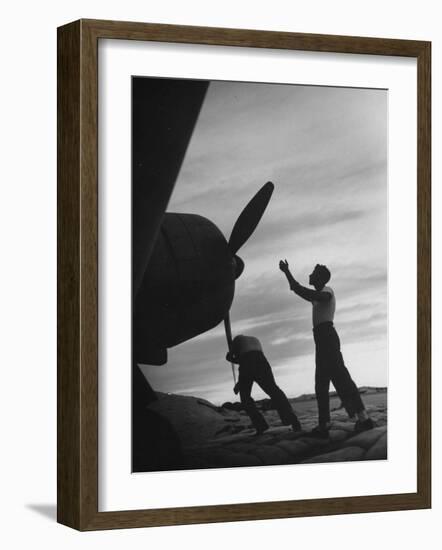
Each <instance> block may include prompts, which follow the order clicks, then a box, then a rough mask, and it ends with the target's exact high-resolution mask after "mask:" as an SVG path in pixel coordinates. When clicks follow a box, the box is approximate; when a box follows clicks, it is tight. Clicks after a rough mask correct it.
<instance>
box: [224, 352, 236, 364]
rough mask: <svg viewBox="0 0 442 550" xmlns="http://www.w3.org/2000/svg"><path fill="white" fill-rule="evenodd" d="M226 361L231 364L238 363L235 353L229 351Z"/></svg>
mask: <svg viewBox="0 0 442 550" xmlns="http://www.w3.org/2000/svg"><path fill="white" fill-rule="evenodd" d="M226 361H228V362H229V363H236V358H235V355H234V353H232V352H231V351H228V352H227V355H226Z"/></svg>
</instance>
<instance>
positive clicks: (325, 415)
mask: <svg viewBox="0 0 442 550" xmlns="http://www.w3.org/2000/svg"><path fill="white" fill-rule="evenodd" d="M279 269H280V270H281V271H282V272H283V273H284V274H285V276H286V277H287V280H288V282H289V284H290V290H292V291H293V292H294V293H295V294H297V295H298V296H299V297H300V298H303V299H304V300H307V301H308V302H311V303H312V306H313V338H314V341H315V347H316V372H315V392H316V400H317V402H318V415H319V422H318V426H317V427H316V428H314V429H313V431H312V432H311V435H312V436H314V437H319V438H324V439H326V438H328V435H329V434H328V428H329V424H330V398H329V388H330V382H332V384H333V386H334V387H335V389H336V392H337V394H338V395H339V397H340V398H341V401H342V404H343V405H344V407H345V409H346V411H347V413H348V415H349V416H350V418H352V417H354V416H355V415H357V417H358V420H357V422H356V425H355V431H357V432H361V431H365V430H370V429H371V428H373V427H374V424H373V421H372V420H371V418H369V416H368V414H367V411H366V410H365V407H364V404H363V402H362V399H361V396H360V395H359V390H358V388H357V386H356V384H355V383H354V382H353V380H352V378H351V376H350V373H349V372H348V370H347V368H346V366H345V364H344V359H343V357H342V353H341V343H340V341H339V336H338V334H337V332H336V330H335V327H334V325H333V319H334V315H335V309H336V298H335V294H334V292H333V289H332V288H331V287H330V286H325V285H326V284H327V283H328V282H329V280H330V277H331V274H330V271H329V270H328V269H327V267H326V266H325V265H319V264H317V265H316V266H315V268H314V270H313V271H312V273H311V274H310V276H309V284H310V285H311V286H313V287H314V288H315V290H312V289H309V288H306V287H304V286H302V285H300V284H299V283H298V281H296V280H295V278H294V277H293V275H292V274H291V273H290V269H289V264H288V262H287V260H284V261H283V260H281V261H280V262H279Z"/></svg>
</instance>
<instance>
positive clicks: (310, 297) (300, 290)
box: [279, 260, 331, 302]
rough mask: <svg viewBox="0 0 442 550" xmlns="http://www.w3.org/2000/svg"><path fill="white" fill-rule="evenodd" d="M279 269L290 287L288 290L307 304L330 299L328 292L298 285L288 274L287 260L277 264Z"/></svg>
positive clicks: (289, 273)
mask: <svg viewBox="0 0 442 550" xmlns="http://www.w3.org/2000/svg"><path fill="white" fill-rule="evenodd" d="M279 269H280V270H281V271H282V272H283V273H284V274H285V276H286V277H287V280H288V282H289V285H290V290H293V292H294V293H295V294H297V295H298V296H299V297H300V298H303V299H304V300H307V301H308V302H327V301H328V300H330V298H331V294H330V292H327V291H324V290H312V289H310V288H306V287H305V286H302V285H301V284H299V283H298V281H297V280H296V279H295V278H294V277H293V275H292V274H291V272H290V269H289V264H288V261H287V260H281V261H280V262H279Z"/></svg>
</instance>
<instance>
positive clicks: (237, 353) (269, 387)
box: [226, 334, 301, 435]
mask: <svg viewBox="0 0 442 550" xmlns="http://www.w3.org/2000/svg"><path fill="white" fill-rule="evenodd" d="M226 359H227V361H230V362H231V363H237V364H239V376H238V383H237V384H236V386H235V387H234V389H233V391H234V392H235V394H237V393H238V392H239V395H240V398H241V403H242V404H243V406H244V409H245V411H246V412H247V414H248V415H249V417H250V420H251V421H252V424H253V426H254V428H255V429H256V435H259V434H262V433H263V432H265V430H267V429H268V428H269V425H268V424H267V422H266V420H265V418H264V417H263V415H262V414H261V413H260V412H259V410H258V408H257V407H256V403H255V401H254V400H253V399H252V396H251V392H252V386H253V383H254V382H256V383H257V384H258V386H260V388H261V389H262V390H263V391H264V392H265V393H266V394H267V395H268V396H269V397H270V399H271V400H272V404H273V406H274V407H275V408H276V410H277V411H278V413H279V416H280V418H281V422H282V423H283V424H285V425H289V424H291V425H292V428H293V430H294V431H300V430H301V424H300V423H299V420H298V418H297V416H296V414H295V412H294V411H293V409H292V407H291V405H290V403H289V400H288V399H287V397H286V395H285V393H284V392H283V391H282V390H281V388H279V386H277V385H276V382H275V378H274V376H273V372H272V368H271V367H270V365H269V363H268V361H267V359H266V357H265V355H264V353H263V351H262V347H261V343H260V341H259V340H258V338H254V337H253V336H244V335H242V334H240V335H238V336H236V337H235V338H234V339H233V343H232V349H231V351H229V353H227V355H226Z"/></svg>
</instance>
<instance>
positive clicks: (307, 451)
mask: <svg viewBox="0 0 442 550" xmlns="http://www.w3.org/2000/svg"><path fill="white" fill-rule="evenodd" d="M387 122H388V90H385V89H366V88H346V87H327V86H310V85H302V84H299V85H295V84H280V83H278V84H276V83H275V84H272V83H260V82H233V81H230V82H229V81H205V80H191V79H174V78H150V77H137V76H134V77H132V220H133V222H132V471H133V472H154V471H173V470H195V469H207V468H237V467H264V466H277V465H293V467H296V466H297V465H301V464H304V465H305V464H314V463H328V462H348V461H366V460H386V459H387V436H388V434H387V419H388V412H387V411H388V407H387V402H388V124H387Z"/></svg>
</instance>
